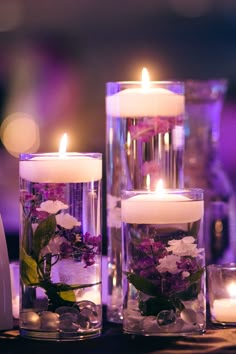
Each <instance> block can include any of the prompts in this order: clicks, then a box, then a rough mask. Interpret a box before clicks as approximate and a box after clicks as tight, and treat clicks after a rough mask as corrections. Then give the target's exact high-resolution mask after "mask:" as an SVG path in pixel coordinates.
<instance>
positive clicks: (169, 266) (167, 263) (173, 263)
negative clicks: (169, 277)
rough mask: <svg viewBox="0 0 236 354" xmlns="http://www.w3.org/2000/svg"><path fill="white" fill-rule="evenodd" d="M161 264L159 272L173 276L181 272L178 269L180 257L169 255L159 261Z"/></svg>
mask: <svg viewBox="0 0 236 354" xmlns="http://www.w3.org/2000/svg"><path fill="white" fill-rule="evenodd" d="M159 262H160V264H159V265H158V266H157V267H156V268H157V270H158V272H160V273H165V272H169V273H172V274H177V273H179V272H180V271H181V270H180V269H179V268H178V262H180V257H179V256H176V255H174V254H169V255H168V256H165V257H164V258H161V259H160V260H159Z"/></svg>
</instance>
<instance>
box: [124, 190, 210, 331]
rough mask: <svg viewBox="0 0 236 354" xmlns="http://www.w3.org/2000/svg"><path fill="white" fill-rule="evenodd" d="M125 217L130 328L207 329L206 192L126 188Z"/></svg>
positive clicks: (126, 324) (127, 326)
mask: <svg viewBox="0 0 236 354" xmlns="http://www.w3.org/2000/svg"><path fill="white" fill-rule="evenodd" d="M121 218H122V235H123V243H122V245H123V286H124V287H123V293H124V298H123V299H124V311H123V313H124V321H123V329H124V332H125V333H130V334H141V335H146V336H173V335H186V334H193V333H202V332H204V330H205V323H206V318H205V317H206V309H205V308H206V306H205V268H204V266H205V255H204V247H203V239H202V221H203V192H202V190H199V189H189V190H187V189H166V190H163V191H161V192H160V193H159V192H149V191H126V192H124V193H123V195H122V201H121Z"/></svg>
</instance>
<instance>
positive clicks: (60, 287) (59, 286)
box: [53, 281, 102, 291]
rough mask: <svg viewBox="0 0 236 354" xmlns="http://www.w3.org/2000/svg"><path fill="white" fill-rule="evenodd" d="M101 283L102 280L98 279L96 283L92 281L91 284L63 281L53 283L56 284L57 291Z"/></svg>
mask: <svg viewBox="0 0 236 354" xmlns="http://www.w3.org/2000/svg"><path fill="white" fill-rule="evenodd" d="M101 283H102V282H101V281H99V282H97V283H92V284H80V285H77V284H74V285H68V284H65V283H54V284H53V285H54V286H56V288H57V291H68V290H77V289H83V288H88V287H91V286H95V285H98V284H101Z"/></svg>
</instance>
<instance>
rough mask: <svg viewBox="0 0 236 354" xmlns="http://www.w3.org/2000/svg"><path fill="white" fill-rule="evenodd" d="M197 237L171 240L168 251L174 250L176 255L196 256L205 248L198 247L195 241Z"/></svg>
mask: <svg viewBox="0 0 236 354" xmlns="http://www.w3.org/2000/svg"><path fill="white" fill-rule="evenodd" d="M194 242H195V239H194V237H192V236H186V237H183V238H182V239H181V240H171V241H169V242H168V244H169V245H170V246H169V247H167V248H166V249H167V251H168V252H172V253H173V254H174V255H176V256H190V257H196V256H198V255H199V253H201V252H202V251H203V250H204V249H203V248H197V244H196V243H194Z"/></svg>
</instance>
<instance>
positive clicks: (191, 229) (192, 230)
mask: <svg viewBox="0 0 236 354" xmlns="http://www.w3.org/2000/svg"><path fill="white" fill-rule="evenodd" d="M190 225H191V224H190ZM200 225H201V220H197V221H195V222H193V224H192V226H191V227H189V235H190V236H194V237H196V236H197V235H198V233H199V230H200Z"/></svg>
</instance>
